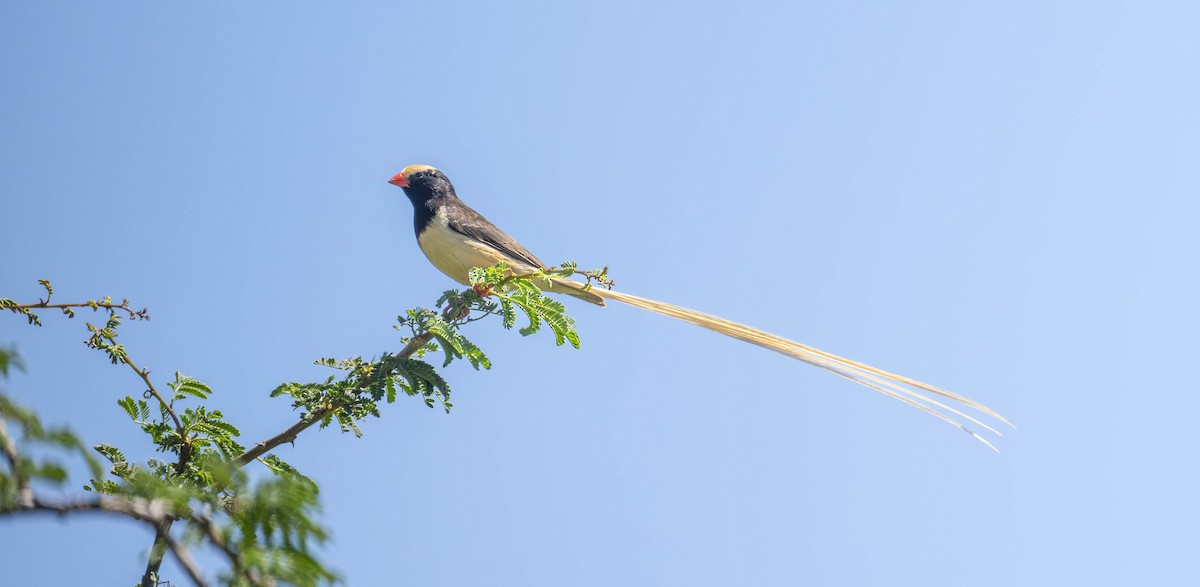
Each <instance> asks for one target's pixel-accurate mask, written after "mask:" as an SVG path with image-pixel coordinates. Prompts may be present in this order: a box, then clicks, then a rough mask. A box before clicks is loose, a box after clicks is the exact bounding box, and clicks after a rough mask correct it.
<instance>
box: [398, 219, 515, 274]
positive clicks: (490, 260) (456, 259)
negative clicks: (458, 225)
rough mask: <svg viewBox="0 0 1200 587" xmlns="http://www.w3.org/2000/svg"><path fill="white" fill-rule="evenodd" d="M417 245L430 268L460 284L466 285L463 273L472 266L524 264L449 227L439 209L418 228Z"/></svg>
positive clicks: (466, 272) (468, 270)
mask: <svg viewBox="0 0 1200 587" xmlns="http://www.w3.org/2000/svg"><path fill="white" fill-rule="evenodd" d="M417 244H418V245H419V246H420V247H421V252H423V253H425V256H426V257H428V258H429V262H430V263H433V266H434V267H437V268H438V270H439V271H441V272H442V273H445V274H446V275H448V276H449V277H450V279H453V280H454V281H457V282H459V283H461V284H463V285H469V284H470V279H468V275H467V274H468V272H470V270H471V268H472V267H491V266H492V265H495V264H496V263H499V262H500V261H506V262H507V263H508V264H509V266H510V267H514V268H519V267H523V266H524V265H523V264H517V263H514V261H513V260H512V259H510V258H507V257H505V256H504V255H502V254H501V253H500V252H499V251H497V250H495V249H493V248H491V247H489V246H487V245H484V244H482V243H478V242H475V241H473V240H471V239H470V238H468V237H466V236H463V235H461V234H459V233H457V232H454V231H453V230H450V227H449V225H448V223H447V222H446V216H445V215H444V214H442V213H441V212H438V214H437V215H436V216H434V217H433V220H432V221H430V223H429V226H428V227H427V228H426V229H425V230H423V231H421V235H420V236H419V237H417Z"/></svg>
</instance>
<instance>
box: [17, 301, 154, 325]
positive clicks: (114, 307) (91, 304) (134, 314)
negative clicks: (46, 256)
mask: <svg viewBox="0 0 1200 587" xmlns="http://www.w3.org/2000/svg"><path fill="white" fill-rule="evenodd" d="M67 308H91V309H93V310H98V309H100V308H104V309H105V310H108V311H110V312H116V311H118V310H120V311H124V312H128V313H129V318H130V319H131V320H149V319H150V314H149V309H148V308H142V309H141V310H136V311H135V310H134V309H133V308H130V307H129V300H121V303H120V304H114V303H112V302H97V301H95V300H90V301H87V302H84V303H80V304H51V303H49V302H47V301H44V300H43V301H39V302H38V303H36V304H19V305H16V306H6V307H5V309H8V310H12V311H13V312H20V311H21V310H42V309H46V310H53V309H59V310H63V309H67Z"/></svg>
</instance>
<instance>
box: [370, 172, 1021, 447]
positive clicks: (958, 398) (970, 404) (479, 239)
mask: <svg viewBox="0 0 1200 587" xmlns="http://www.w3.org/2000/svg"><path fill="white" fill-rule="evenodd" d="M388 183H390V184H392V185H394V186H397V187H400V188H401V189H403V190H404V194H405V195H406V196H408V199H409V201H410V202H411V203H412V206H413V228H414V229H415V231H416V235H417V245H418V247H420V249H421V252H423V253H424V254H425V256H426V257H427V258H428V259H429V261H430V263H432V264H433V266H434V267H436V268H437V269H438V270H439V271H441V272H442V273H444V274H446V275H447V276H448V277H450V278H451V279H453V280H454V281H457V282H458V283H461V284H463V285H470V277H469V273H470V271H471V269H472V268H475V267H479V268H486V267H491V266H493V265H496V264H497V263H500V262H504V263H506V264H507V265H508V267H509V270H510V271H512V272H514V273H515V274H525V273H532V272H536V271H537V270H544V269H548V268H549V266H548V265H546V264H545V263H543V262H542V261H541V260H540V259H538V258H537V257H536V256H535V255H534V254H533V253H531V252H529V250H528V249H526V248H525V247H523V246H521V244H520V243H519V242H517V241H516V239H514V238H512V237H511V236H509V235H508V234H506V233H505V232H504V231H503V230H500V229H499V228H498V227H496V225H494V224H492V223H491V222H490V221H488V220H487V218H484V217H483V215H481V214H480V213H478V212H476V211H475V210H474V209H472V208H471V207H470V206H468V205H467V204H466V203H464V202H463V201H462V200H461V199H459V197H458V194H457V193H456V192H455V191H454V186H453V184H451V183H450V179H449V178H448V177H446V174H444V173H442V172H441V171H439V170H438V169H436V168H434V167H432V166H429V165H409V166H408V167H405V168H404V169H403V170H401V171H400V172H399V173H397V174H395V175H394V176H392V178H391V179H389V180H388ZM535 284H536V285H538V287H540V288H541V289H543V290H545V291H548V292H550V293H560V294H565V295H568V296H571V297H574V298H577V299H580V300H583V301H585V302H588V303H591V304H595V305H597V306H604V305H605V302H606V301H610V300H611V301H615V302H620V303H623V304H627V305H630V306H633V307H635V308H640V309H643V310H647V311H650V312H654V313H657V314H661V315H664V316H669V317H671V318H675V319H677V320H682V321H684V322H687V323H690V324H694V325H696V326H700V327H702V328H706V329H708V330H711V331H714V332H717V333H720V334H723V335H725V336H728V337H731V338H734V339H737V340H740V341H743V342H748V343H750V344H753V345H757V346H759V347H762V348H765V349H768V350H771V351H774V352H777V353H780V354H783V355H785V356H788V357H791V358H794V359H797V360H799V361H802V362H804V363H807V364H809V365H813V366H815V367H818V368H820V369H824V370H826V371H829V372H831V373H833V374H835V375H837V376H839V377H843V378H845V379H849V380H850V381H853V382H855V383H858V384H860V385H863V386H865V387H868V388H870V389H872V390H875V391H877V392H879V393H882V394H884V395H886V396H889V397H891V398H893V399H896V400H899V401H901V402H903V403H905V404H908V405H910V406H912V407H915V408H917V409H919V410H921V411H923V412H925V413H927V414H930V415H932V416H934V417H936V418H938V419H940V420H942V421H943V422H946V423H948V424H950V425H952V426H954V427H955V428H958V429H959V430H962V431H963V432H966V433H967V434H969V435H971V436H972V437H974V438H975V439H976V440H979V441H980V442H982V443H983V444H985V445H987V446H988V447H989V448H991V449H992V450H995V451H997V452H999V450H998V449H997V448H996V446H995V445H994V444H992V443H991V442H990V441H989V440H988V439H987V438H985V437H984V436H982V435H981V434H980V433H978V432H976V431H975V430H974V429H972V427H971V426H969V425H968V424H964V423H963V422H964V421H965V422H969V423H970V424H972V425H974V426H978V427H981V428H982V429H984V430H987V431H989V432H991V433H993V434H996V435H997V436H999V435H1001V433H1000V432H999V431H998V430H997V429H996V428H995V427H993V426H991V425H988V424H987V423H985V422H983V421H982V420H981V419H980V418H981V417H982V416H979V414H982V415H986V416H988V417H991V418H995V419H996V420H998V421H999V422H1003V423H1004V424H1006V425H1008V426H1012V423H1011V422H1009V421H1008V420H1007V419H1006V418H1004V416H1001V415H1000V414H999V413H997V412H996V411H995V410H992V409H991V408H988V407H987V406H985V405H983V404H981V403H979V402H977V401H974V400H972V399H970V398H967V397H965V396H962V395H960V394H957V393H954V392H950V391H947V390H945V389H942V388H940V387H936V386H933V385H930V384H928V383H923V382H921V381H918V380H916V379H912V378H910V377H905V376H903V375H898V374H895V373H891V372H888V371H884V370H882V369H879V368H876V367H872V366H870V365H867V364H864V363H860V362H858V361H854V360H852V359H847V358H845V357H840V356H838V355H834V354H832V353H828V352H825V351H822V350H819V349H816V348H814V347H811V346H808V345H805V344H801V343H799V342H795V341H792V340H788V339H786V338H783V337H781V336H778V335H775V334H771V333H769V332H766V331H764V330H760V329H758V328H754V327H752V326H747V325H745V324H740V323H737V322H733V321H731V320H726V319H724V318H720V317H718V316H713V315H711V314H706V313H704V312H699V311H696V310H692V309H690V308H685V307H682V306H677V305H675V304H669V303H666V302H660V301H657V300H652V299H649V298H644V297H640V296H635V295H632V294H628V293H624V292H621V291H617V290H613V289H603V288H588V287H585V284H583V283H581V282H579V281H574V280H571V279H566V278H554V279H550V280H549V281H548V282H546V281H542V280H536V282H535ZM951 403H953V404H954V405H951ZM956 406H957V407H956ZM967 410H973V411H974V412H976V413H977V414H976V415H975V416H973V415H971V414H970V413H967ZM977 416H978V417H977Z"/></svg>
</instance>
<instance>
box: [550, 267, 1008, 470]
mask: <svg viewBox="0 0 1200 587" xmlns="http://www.w3.org/2000/svg"><path fill="white" fill-rule="evenodd" d="M569 283H577V282H569ZM556 285H557V283H556ZM567 287H568V288H571V289H574V288H573V287H571V286H567ZM588 293H594V294H596V295H598V296H599V297H601V298H603V299H606V300H615V301H618V302H621V303H624V304H628V305H630V306H634V307H636V308H641V309H643V310H649V311H651V312H655V313H657V314H662V315H664V316H670V317H672V318H675V319H677V320H682V321H684V322H688V323H690V324H695V325H696V326H700V327H701V328H707V329H708V330H712V331H713V332H718V333H720V334H724V335H725V336H729V337H732V338H736V339H738V340H741V341H745V342H748V343H750V344H753V345H757V346H760V347H763V348H765V349H769V350H772V351H775V352H777V353H780V354H783V355H786V356H789V357H792V358H794V359H797V360H800V361H803V362H805V363H808V364H809V365H813V366H816V367H820V368H821V369H824V370H826V371H829V372H831V373H834V374H835V375H838V376H839V377H844V378H846V379H849V380H850V381H853V382H855V383H858V384H859V385H863V386H866V387H868V388H870V389H873V390H875V391H878V392H880V393H882V394H884V395H887V396H888V397H891V398H893V399H896V400H899V401H901V402H904V403H906V404H908V405H910V406H913V407H915V408H917V409H919V410H921V411H923V412H925V413H927V414H930V415H932V416H934V417H935V418H938V419H940V420H942V421H944V422H946V423H948V424H950V425H951V426H954V427H955V428H958V429H959V430H962V431H963V432H966V433H967V434H970V435H971V436H972V437H974V438H975V439H976V440H979V441H980V442H982V443H984V444H986V445H987V446H988V447H989V448H991V449H992V450H996V447H995V446H993V445H992V443H990V442H988V441H987V440H986V439H985V438H983V437H982V436H980V435H979V434H976V433H975V432H974V431H973V430H971V429H970V428H968V427H967V426H966V425H964V424H963V423H962V422H960V421H959V420H956V419H955V418H954V417H953V416H957V417H958V418H962V419H964V420H967V421H969V422H971V423H973V424H975V425H978V426H980V427H982V428H984V429H986V430H988V431H990V432H992V433H994V434H996V435H1000V432H999V431H998V430H996V429H995V428H993V427H991V426H989V425H987V424H985V423H983V422H981V421H979V420H978V419H977V418H975V417H972V416H970V415H968V414H966V413H964V412H962V411H961V410H958V409H956V408H954V407H951V406H949V405H947V404H945V403H943V402H941V401H938V400H937V399H935V398H934V397H930V395H927V394H932V395H933V396H938V397H942V398H946V399H948V400H952V401H955V402H958V403H960V404H962V405H964V406H966V407H968V408H971V409H974V410H976V411H978V412H980V413H982V414H986V415H988V416H991V417H993V418H996V419H997V420H999V421H1001V422H1003V423H1005V424H1008V425H1009V426H1012V424H1011V423H1010V422H1009V421H1008V420H1007V419H1005V418H1004V416H1001V415H1000V414H998V413H996V411H995V410H992V409H990V408H988V407H987V406H984V405H983V404H980V403H979V402H976V401H974V400H971V399H969V398H967V397H964V396H962V395H959V394H957V393H953V392H949V391H946V390H944V389H941V388H939V387H934V386H932V385H929V384H928V383H923V382H920V381H917V380H915V379H911V378H909V377H904V376H902V375H897V374H895V373H890V372H888V371H884V370H882V369H878V368H875V367H872V366H870V365H866V364H863V363H860V362H858V361H854V360H851V359H847V358H845V357H839V356H837V355H834V354H832V353H827V352H825V351H822V350H820V349H816V348H813V347H810V346H808V345H805V344H801V343H798V342H795V341H792V340H788V339H786V338H783V337H780V336H776V335H774V334H771V333H769V332H764V331H762V330H759V329H757V328H753V327H750V326H746V325H745V324H739V323H737V322H733V321H731V320H726V319H724V318H720V317H717V316H712V315H710V314H705V313H703V312H697V311H695V310H691V309H688V308H684V307H681V306H676V305H674V304H668V303H666V302H659V301H657V300H651V299H648V298H643V297H639V296H635V295H630V294H627V293H622V292H618V291H612V290H605V289H600V288H593V289H592V290H590V291H589V292H588ZM922 392H926V393H922ZM947 413H949V414H951V415H947Z"/></svg>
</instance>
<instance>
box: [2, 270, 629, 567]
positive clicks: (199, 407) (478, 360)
mask: <svg viewBox="0 0 1200 587" xmlns="http://www.w3.org/2000/svg"><path fill="white" fill-rule="evenodd" d="M575 274H578V275H582V276H584V277H585V278H586V279H587V284H586V286H587V287H591V286H592V285H593V283H596V284H600V285H602V286H611V283H612V282H611V281H610V280H608V277H607V269H604V270H600V271H587V272H580V271H578V270H577V269H576V267H575V265H574V264H573V263H564V264H563V265H561V266H557V267H554V268H550V269H545V270H540V271H538V272H536V273H533V274H527V275H514V274H513V272H512V271H510V270H509V269H508V268H507V267H506V266H505V265H504V264H499V265H497V266H494V267H489V268H478V269H475V270H473V271H472V272H471V283H472V285H471V287H469V288H467V289H464V290H461V291H458V290H448V291H445V292H443V293H442V295H441V296H440V297H439V298H438V300H437V304H436V308H438V309H427V308H420V307H418V308H413V309H410V310H407V311H406V312H405V313H404V314H402V315H401V316H399V317H398V318H397V323H396V324H395V328H396V329H398V330H400V331H401V332H402V335H401V337H400V340H399V344H400V345H402V348H401V350H399V351H395V352H384V353H381V354H380V355H379V356H377V357H373V358H370V359H365V358H363V357H350V358H344V359H334V358H322V359H318V360H317V361H316V363H317V364H320V365H324V366H326V367H330V368H332V369H334V370H336V371H338V373H335V374H333V375H330V376H329V377H327V378H325V379H324V380H321V381H316V382H307V383H301V382H295V381H293V382H285V383H283V384H281V385H279V386H278V387H276V388H275V389H274V390H273V391H271V392H270V395H271V396H272V397H281V396H286V397H288V398H290V399H291V404H292V407H293V409H296V410H298V411H299V412H300V416H299V418H298V421H297V422H296V423H295V424H293V425H292V426H291V427H289V428H288V429H287V430H284V431H283V432H281V433H280V434H278V435H276V436H274V437H272V438H269V439H266V440H264V441H261V442H258V443H255V444H253V445H252V446H250V447H249V448H247V447H246V446H244V445H243V443H242V441H241V431H240V430H239V429H238V427H237V426H235V425H234V424H233V423H232V422H230V420H229V418H228V417H227V416H226V414H225V413H224V412H223V411H222V410H221V409H219V408H218V407H216V405H215V404H214V397H219V395H217V394H216V393H215V392H214V390H213V389H212V388H211V387H209V386H208V385H206V384H205V383H203V382H201V381H199V380H197V379H194V378H192V377H188V376H186V375H184V374H182V373H180V372H175V374H174V378H173V379H171V380H169V381H162V382H156V381H154V378H152V377H151V376H150V371H149V370H148V369H144V368H142V367H139V366H138V365H137V364H135V363H134V362H133V360H132V359H131V357H130V354H129V352H128V350H127V349H126V348H125V347H124V346H123V345H122V344H120V343H119V342H118V337H119V334H120V328H121V327H122V325H123V323H124V322H125V321H127V320H134V321H139V320H149V319H150V316H149V313H148V312H147V310H144V309H143V310H134V309H132V308H131V306H130V304H129V301H128V300H123V301H122V302H121V303H116V302H114V301H113V300H112V299H111V298H109V297H103V298H100V299H98V300H87V301H85V302H79V303H52V302H51V298H52V296H53V295H54V289H53V287H52V286H51V284H50V282H49V281H46V280H40V281H39V283H40V284H41V286H42V287H43V288H44V290H45V293H46V297H45V298H44V299H39V300H38V301H37V302H36V303H19V302H17V301H15V300H13V299H10V298H0V310H3V309H7V310H10V311H11V312H12V313H14V314H18V315H20V316H22V317H24V318H25V319H26V321H27V322H28V323H29V324H31V325H41V320H42V317H41V315H40V313H41V312H45V311H49V310H59V311H61V312H62V314H63V315H65V316H67V317H68V318H75V317H76V311H77V310H91V311H92V312H94V313H97V314H99V316H100V317H102V318H103V320H102V322H100V323H99V325H94V324H92V323H91V322H87V323H86V328H87V331H88V338H87V339H86V340H85V341H84V342H85V344H86V345H87V346H88V347H89V348H92V349H96V350H98V351H100V352H102V353H103V354H104V355H105V356H106V357H107V358H108V360H109V361H110V362H111V363H112V364H114V365H118V366H122V365H123V366H126V367H128V368H129V369H131V370H132V371H133V373H134V374H135V375H136V377H137V378H138V381H137V383H138V386H139V387H140V388H141V390H140V391H139V392H138V393H133V394H127V395H124V396H122V397H119V398H117V400H116V404H117V406H118V407H119V408H120V409H121V410H122V411H123V412H124V413H125V414H126V415H127V416H128V417H129V419H130V421H131V423H132V424H133V425H134V426H137V427H138V428H139V429H140V430H141V431H142V432H143V433H144V434H145V438H146V443H147V445H148V446H149V448H150V449H151V450H153V452H154V453H155V454H156V455H157V456H155V457H152V458H149V459H145V460H142V461H137V460H134V459H130V458H128V457H126V453H127V452H129V454H136V453H142V452H144V451H146V447H145V446H142V447H136V448H135V449H133V450H129V449H128V448H126V449H122V448H120V447H117V446H114V445H112V444H109V443H99V444H94V445H88V444H85V443H84V442H83V441H82V440H81V439H79V438H77V437H76V436H75V435H74V434H73V433H71V431H70V430H69V429H66V428H47V427H45V426H44V425H43V424H42V422H41V419H40V418H39V417H38V415H37V414H36V413H35V412H34V411H33V410H30V409H28V408H26V407H23V406H20V405H17V404H16V403H15V402H13V401H12V400H11V398H9V396H8V395H6V394H5V392H4V390H3V389H0V448H2V449H3V450H2V452H3V456H4V459H3V462H4V464H5V466H3V467H0V515H16V514H20V513H23V512H32V511H54V512H58V513H60V514H66V513H70V512H77V511H88V510H91V511H100V512H107V513H111V514H115V515H118V516H124V517H126V518H131V519H133V520H136V521H139V522H142V523H147V524H150V525H151V526H153V527H154V530H155V534H156V538H155V540H154V543H153V544H152V546H151V549H150V551H149V557H148V561H147V566H146V570H145V572H144V574H143V576H142V578H141V581H140V582H139V583H138V584H140V585H143V586H147V585H151V586H152V585H160V584H166V582H165V581H164V579H166V578H164V577H161V576H160V575H159V569H160V565H161V562H162V559H163V557H164V556H165V555H166V553H168V552H170V553H171V554H172V555H173V556H174V557H175V558H176V559H177V560H178V562H179V563H180V566H181V567H182V568H183V569H184V570H185V572H186V573H187V575H188V579H190V580H191V582H192V583H193V584H195V585H207V584H208V583H209V581H210V579H209V578H207V576H206V575H205V573H204V572H203V571H202V570H201V569H199V568H198V566H197V565H196V563H195V561H194V559H192V557H191V555H190V550H189V549H193V548H197V547H200V548H207V549H212V550H214V551H216V552H217V553H219V554H220V555H221V556H222V557H223V559H224V560H225V562H226V566H225V568H224V569H223V570H222V571H221V572H220V573H219V574H218V576H217V581H218V582H219V583H220V584H223V585H236V586H243V585H299V586H309V585H312V586H315V585H327V584H333V583H336V582H338V581H339V576H338V575H337V573H336V572H334V571H333V569H332V567H331V566H330V565H329V564H328V563H327V562H325V561H323V560H320V558H319V557H318V556H317V554H316V552H317V550H318V547H319V546H320V545H321V544H322V543H324V542H325V541H326V540H327V538H328V536H329V529H328V528H327V527H326V526H325V524H324V523H323V522H322V521H321V520H320V502H319V500H318V491H319V489H318V483H317V482H316V481H315V480H314V479H313V478H310V477H307V476H305V475H303V474H302V473H301V472H300V471H298V470H297V469H296V468H295V467H293V466H291V465H289V464H288V463H286V462H285V461H283V460H282V459H280V458H279V457H278V456H277V455H275V454H272V453H271V451H272V449H274V448H275V447H277V446H279V445H280V444H284V443H288V442H294V441H295V440H296V437H297V435H298V434H300V433H301V432H303V431H305V430H307V429H308V428H310V427H312V426H317V427H319V428H324V427H326V426H331V425H333V424H335V423H336V424H337V426H338V427H339V429H340V430H341V431H342V432H350V433H353V434H355V435H356V436H362V434H363V431H362V427H361V426H360V423H361V422H362V421H363V420H365V419H366V418H368V417H380V416H381V411H380V407H381V404H384V403H387V404H390V403H393V402H395V401H397V399H398V398H399V397H402V396H404V397H416V398H420V399H421V400H422V401H423V403H424V404H425V405H427V406H428V407H431V408H433V407H439V406H440V407H441V408H442V409H444V410H445V411H446V412H449V411H450V409H451V408H452V407H453V403H452V402H451V387H450V384H449V382H448V381H447V380H446V378H445V377H444V376H443V375H442V372H441V370H443V369H445V368H447V367H449V366H450V365H451V364H452V363H453V362H454V361H456V360H464V361H466V362H467V363H469V364H470V365H471V366H472V367H473V368H475V369H489V368H491V366H492V363H491V361H490V360H489V359H488V357H487V355H486V354H485V353H484V352H483V350H482V349H480V348H479V347H478V346H477V345H476V344H475V343H473V342H471V341H470V340H469V339H468V338H467V337H466V336H465V335H464V334H463V332H462V328H463V327H464V326H465V325H467V324H470V323H472V322H477V321H481V320H485V319H487V318H490V317H493V316H494V317H497V318H498V321H499V323H500V324H501V325H502V326H503V327H504V328H506V329H512V328H514V327H515V326H516V324H517V322H518V317H519V316H524V320H523V322H525V325H524V326H523V327H521V328H520V329H518V331H519V332H520V333H521V334H522V335H526V336H528V335H531V334H534V333H536V332H539V331H540V330H542V327H543V326H545V327H546V328H547V329H549V330H550V331H551V333H552V334H553V336H554V339H555V343H556V344H557V345H560V346H561V345H563V344H565V343H567V342H569V343H570V344H571V345H572V346H573V347H575V348H579V344H580V343H579V333H578V332H577V331H576V329H575V322H574V320H572V319H571V318H570V317H569V316H567V314H566V310H565V308H564V307H563V305H562V304H561V303H559V302H557V301H556V300H553V299H551V298H549V297H547V296H546V295H544V294H543V293H542V292H541V290H539V289H538V288H537V287H536V286H535V281H536V280H548V279H554V278H557V279H561V278H567V277H570V276H571V275H575ZM439 352H440V353H441V361H440V365H435V363H433V362H431V361H430V360H429V359H432V358H433V357H435V356H438V353H439ZM20 368H22V365H21V362H20V358H19V357H18V356H17V354H16V352H15V351H14V350H12V349H8V348H4V347H0V379H4V378H7V375H8V374H9V372H10V371H11V370H13V369H20ZM35 445H41V446H43V447H50V448H51V449H52V450H45V449H36V448H34V447H35ZM30 449H33V450H30ZM72 454H73V455H75V458H79V459H81V460H82V461H83V462H84V463H85V464H86V467H87V470H88V471H89V472H90V474H91V478H90V479H89V481H88V482H87V483H86V484H83V485H82V486H78V485H77V487H80V489H81V490H82V491H81V493H80V494H79V495H78V496H76V497H75V498H72V499H69V500H65V501H63V500H58V501H55V500H48V499H45V498H43V496H42V492H43V491H44V489H46V488H48V487H59V488H61V487H65V486H68V485H70V484H71V481H70V480H69V475H68V467H66V466H65V465H64V464H63V461H62V457H63V456H65V455H72ZM252 462H259V463H262V464H263V465H264V466H265V467H266V468H267V469H268V470H269V471H271V472H272V473H273V474H274V475H272V476H269V477H267V478H265V479H262V480H259V481H257V482H252V481H251V480H250V477H249V476H248V475H247V474H246V471H245V470H244V469H243V467H244V466H245V465H247V464H249V463H252ZM173 579H176V580H179V579H178V578H173Z"/></svg>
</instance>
